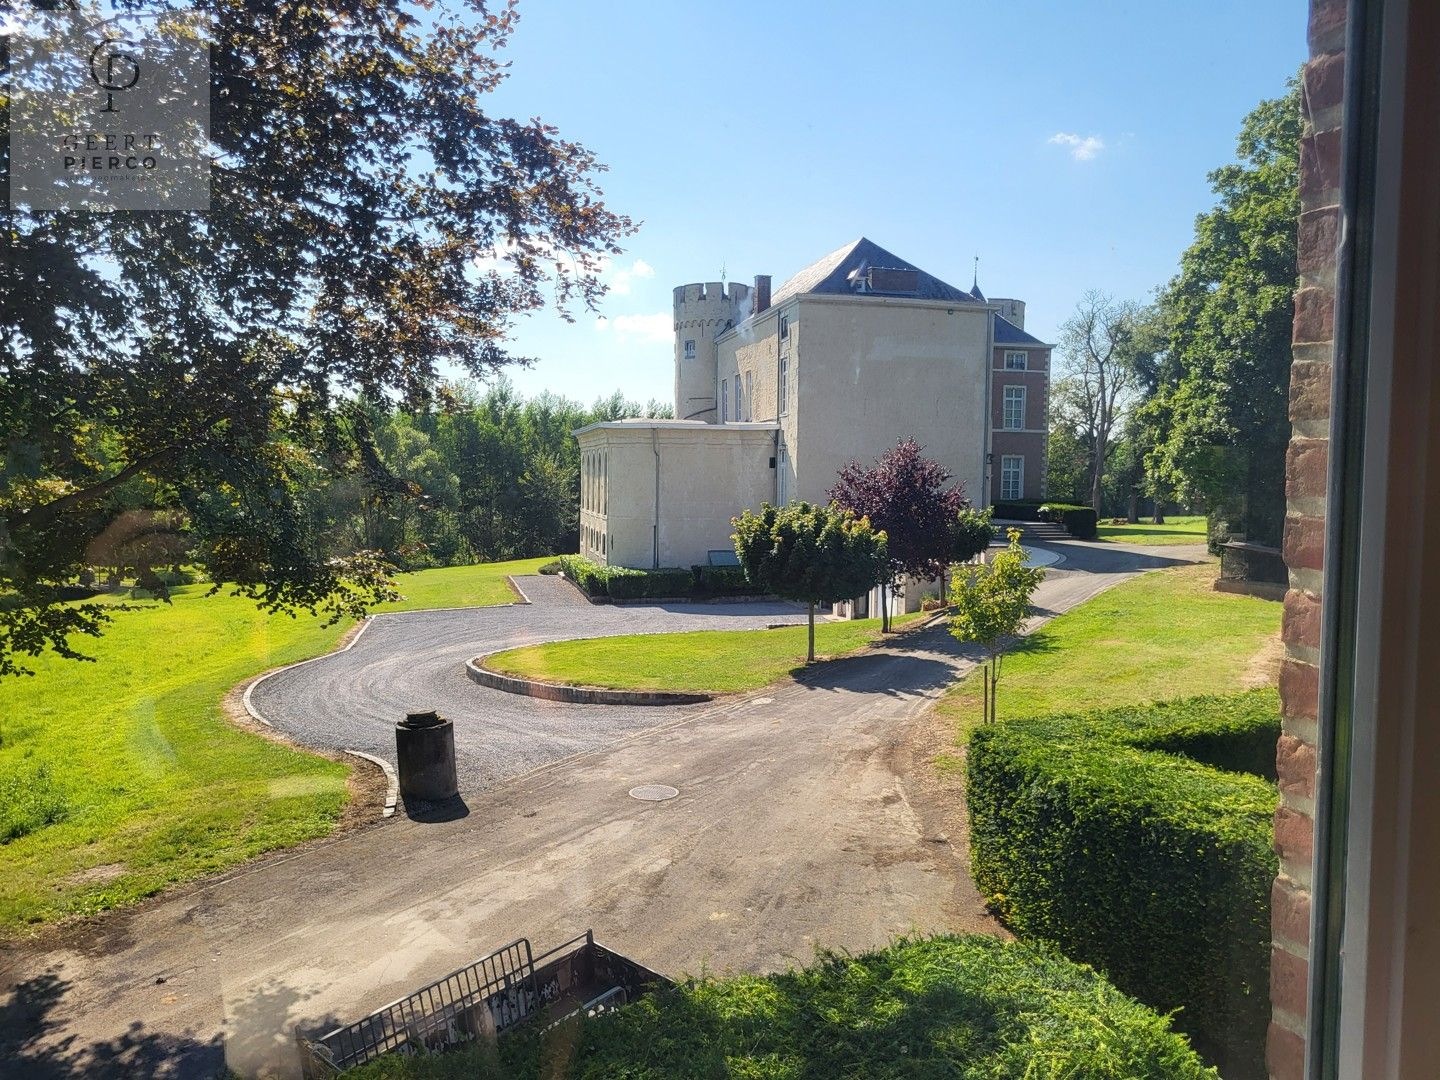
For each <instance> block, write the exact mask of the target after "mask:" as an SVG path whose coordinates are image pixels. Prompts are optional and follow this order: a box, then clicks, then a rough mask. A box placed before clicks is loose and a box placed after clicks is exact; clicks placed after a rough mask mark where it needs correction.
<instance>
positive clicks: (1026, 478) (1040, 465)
mask: <svg viewBox="0 0 1440 1080" xmlns="http://www.w3.org/2000/svg"><path fill="white" fill-rule="evenodd" d="M1007 352H1023V353H1025V354H1026V363H1025V369H1024V370H1023V371H1022V370H1016V369H1013V368H1007V367H1006V366H1005V354H1006V353H1007ZM1007 386H1023V387H1024V388H1025V416H1024V419H1023V421H1022V424H1023V426H1022V428H1021V429H1020V430H1006V428H1005V388H1006V387H1007ZM1049 409H1050V349H1049V348H1048V347H1047V346H1042V345H1007V344H997V345H996V346H995V351H994V353H993V354H992V355H991V358H990V432H991V435H990V453H991V455H992V457H993V458H994V460H993V461H992V462H991V463H990V501H991V502H995V501H996V500H998V499H1001V498H1005V497H1006V496H1004V495H1003V494H1002V492H1001V483H1002V481H1003V479H1004V462H1005V458H1006V457H1007V456H1015V457H1020V458H1022V459H1023V460H1024V468H1023V472H1022V476H1021V483H1022V485H1023V487H1022V489H1021V493H1020V495H1019V498H1022V499H1043V498H1044V497H1045V495H1046V491H1045V469H1046V464H1047V462H1046V447H1047V446H1048V445H1049V442H1048V436H1047V434H1046V431H1047V425H1048V423H1049Z"/></svg>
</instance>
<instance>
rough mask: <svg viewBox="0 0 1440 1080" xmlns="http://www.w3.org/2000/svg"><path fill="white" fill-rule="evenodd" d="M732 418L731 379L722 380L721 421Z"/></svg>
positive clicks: (724, 421)
mask: <svg viewBox="0 0 1440 1080" xmlns="http://www.w3.org/2000/svg"><path fill="white" fill-rule="evenodd" d="M729 419H730V380H729V379H721V380H720V422H721V423H722V424H723V423H726V422H727V421H728V420H729Z"/></svg>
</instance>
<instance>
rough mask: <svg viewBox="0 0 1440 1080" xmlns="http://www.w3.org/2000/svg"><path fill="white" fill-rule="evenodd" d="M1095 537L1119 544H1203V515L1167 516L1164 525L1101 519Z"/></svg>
mask: <svg viewBox="0 0 1440 1080" xmlns="http://www.w3.org/2000/svg"><path fill="white" fill-rule="evenodd" d="M1097 539H1100V540H1113V541H1116V542H1118V543H1121V544H1203V543H1205V519H1204V518H1203V517H1167V518H1166V519H1165V524H1164V525H1151V524H1149V523H1148V522H1144V521H1142V522H1140V524H1138V525H1106V524H1105V523H1104V522H1103V521H1102V522H1101V523H1100V526H1099V529H1098V535H1097Z"/></svg>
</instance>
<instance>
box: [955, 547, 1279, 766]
mask: <svg viewBox="0 0 1440 1080" xmlns="http://www.w3.org/2000/svg"><path fill="white" fill-rule="evenodd" d="M1214 580H1215V566H1214V564H1213V563H1201V564H1197V565H1194V566H1181V567H1175V568H1174V569H1170V570H1156V571H1152V572H1150V573H1147V574H1141V575H1140V576H1139V577H1136V578H1132V579H1131V580H1130V581H1127V582H1124V583H1123V584H1120V585H1117V586H1115V587H1114V588H1113V589H1109V590H1107V591H1106V592H1103V593H1101V594H1100V595H1099V596H1097V597H1095V598H1094V599H1093V600H1088V601H1086V602H1085V603H1083V604H1081V605H1079V606H1078V607H1076V608H1073V609H1072V610H1070V611H1068V612H1066V613H1065V614H1063V615H1060V616H1057V617H1056V618H1054V619H1052V620H1051V621H1050V622H1048V623H1046V624H1045V625H1044V626H1043V627H1041V628H1040V629H1039V630H1038V631H1036V632H1035V633H1034V634H1031V635H1030V636H1029V637H1028V638H1026V639H1025V640H1024V641H1023V642H1021V643H1020V644H1019V645H1018V646H1016V648H1015V649H1014V650H1013V651H1012V652H1010V653H1007V654H1006V656H1005V659H1004V661H1003V662H1002V667H1001V676H1000V699H999V717H1000V719H1001V720H1008V719H1018V718H1021V717H1029V716H1043V715H1045V714H1047V713H1062V712H1063V713H1073V712H1081V711H1084V710H1088V709H1098V708H1108V707H1111V706H1116V705H1127V704H1131V703H1139V702H1147V701H1157V700H1161V699H1164V698H1176V697H1190V696H1194V695H1198V694H1225V693H1229V692H1231V691H1233V690H1241V689H1246V688H1247V687H1250V686H1254V685H1258V684H1259V683H1261V682H1263V681H1264V672H1262V671H1259V670H1257V669H1256V667H1255V662H1256V658H1257V657H1259V656H1261V655H1262V654H1264V653H1265V651H1266V647H1267V645H1269V644H1270V643H1271V642H1273V641H1274V639H1275V638H1276V636H1277V635H1278V634H1279V632H1280V605H1279V604H1277V603H1275V602H1273V601H1270V600H1259V599H1256V598H1255V597H1251V596H1237V595H1235V594H1233V593H1221V592H1216V591H1215V590H1214V588H1213V587H1212V586H1213V584H1214ZM980 697H981V685H980V679H979V676H978V674H977V675H971V676H968V677H967V678H965V679H963V680H961V681H960V682H959V683H957V684H956V685H955V687H954V688H953V689H951V691H950V692H949V693H948V694H946V695H945V697H943V698H942V699H941V700H940V702H939V704H938V705H937V706H936V707H937V709H938V710H939V711H940V713H941V715H943V716H945V717H947V718H953V720H954V722H955V723H956V724H957V725H958V726H959V728H960V740H959V741H960V742H962V743H963V742H964V740H965V736H966V734H967V733H968V731H969V730H970V728H972V727H973V726H974V725H975V724H976V723H978V722H979V718H980V708H981V703H980ZM940 765H941V768H942V769H945V768H953V765H954V763H953V762H946V761H944V760H942V761H941V762H940Z"/></svg>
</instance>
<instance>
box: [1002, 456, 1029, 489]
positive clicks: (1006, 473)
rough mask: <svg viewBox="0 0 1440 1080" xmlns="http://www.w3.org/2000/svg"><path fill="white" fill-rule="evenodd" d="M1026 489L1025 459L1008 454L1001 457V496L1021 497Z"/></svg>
mask: <svg viewBox="0 0 1440 1080" xmlns="http://www.w3.org/2000/svg"><path fill="white" fill-rule="evenodd" d="M1024 491H1025V459H1024V458H1023V457H1020V456H1019V455H1018V454H1006V455H1005V456H1004V457H1002V458H1001V459H1000V498H1002V499H1019V498H1022V497H1023V495H1024Z"/></svg>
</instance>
